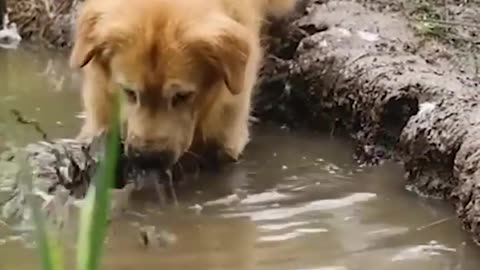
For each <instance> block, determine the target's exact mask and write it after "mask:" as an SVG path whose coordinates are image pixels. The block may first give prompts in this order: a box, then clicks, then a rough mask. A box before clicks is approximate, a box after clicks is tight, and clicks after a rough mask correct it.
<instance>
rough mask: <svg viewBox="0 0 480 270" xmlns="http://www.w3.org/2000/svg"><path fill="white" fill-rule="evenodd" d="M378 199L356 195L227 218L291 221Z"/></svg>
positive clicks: (231, 215) (368, 195)
mask: <svg viewBox="0 0 480 270" xmlns="http://www.w3.org/2000/svg"><path fill="white" fill-rule="evenodd" d="M376 197H377V195H376V194H374V193H354V194H351V195H348V196H346V197H343V198H339V199H327V200H318V201H313V202H310V203H306V204H300V205H298V206H294V207H282V208H276V209H261V210H257V211H245V212H240V213H226V214H224V216H225V217H239V216H247V217H250V219H251V220H252V221H270V220H281V219H289V218H292V217H294V216H297V215H301V214H306V213H310V212H318V211H328V210H333V209H337V208H343V207H348V206H351V205H353V204H356V203H361V202H366V201H370V200H373V199H375V198H376Z"/></svg>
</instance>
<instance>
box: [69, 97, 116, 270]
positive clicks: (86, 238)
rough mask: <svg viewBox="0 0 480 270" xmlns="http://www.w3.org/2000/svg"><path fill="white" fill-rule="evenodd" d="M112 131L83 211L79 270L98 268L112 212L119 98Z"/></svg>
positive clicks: (78, 252) (78, 261)
mask: <svg viewBox="0 0 480 270" xmlns="http://www.w3.org/2000/svg"><path fill="white" fill-rule="evenodd" d="M112 115H113V119H112V120H113V121H112V128H111V129H110V132H109V134H108V137H107V141H106V143H107V145H106V148H105V156H104V160H103V162H102V163H101V164H100V171H99V174H97V175H96V177H95V179H94V180H95V182H94V183H95V184H94V185H91V186H90V189H89V191H88V194H87V196H86V198H85V202H84V203H85V204H84V206H83V208H82V212H81V217H80V218H81V224H80V234H79V242H78V246H77V270H95V269H98V266H99V263H100V257H101V256H102V251H103V245H104V238H105V235H106V231H107V222H108V215H109V211H110V194H111V193H110V188H111V187H112V186H113V183H114V180H115V178H116V171H117V168H116V167H117V164H118V162H117V160H118V157H119V154H120V153H119V142H120V127H119V100H118V97H117V98H116V102H115V105H114V112H113V114H112Z"/></svg>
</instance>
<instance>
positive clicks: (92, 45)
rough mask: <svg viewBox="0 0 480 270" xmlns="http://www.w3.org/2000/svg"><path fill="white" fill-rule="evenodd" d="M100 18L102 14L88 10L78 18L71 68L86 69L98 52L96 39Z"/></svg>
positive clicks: (71, 55)
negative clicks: (96, 29)
mask: <svg viewBox="0 0 480 270" xmlns="http://www.w3.org/2000/svg"><path fill="white" fill-rule="evenodd" d="M99 18H100V14H98V13H96V12H91V11H86V10H84V11H83V12H82V13H81V14H80V16H79V17H78V19H77V22H76V27H75V38H74V44H73V48H72V51H71V54H70V67H72V68H82V67H84V66H85V65H86V64H88V63H89V62H90V61H91V60H92V59H93V57H94V56H95V54H96V53H97V52H98V50H99V44H98V40H97V39H96V37H95V28H96V25H97V22H98V19H99Z"/></svg>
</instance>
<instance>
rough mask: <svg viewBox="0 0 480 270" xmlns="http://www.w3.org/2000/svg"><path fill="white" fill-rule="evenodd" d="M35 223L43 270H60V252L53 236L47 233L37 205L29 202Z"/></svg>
mask: <svg viewBox="0 0 480 270" xmlns="http://www.w3.org/2000/svg"><path fill="white" fill-rule="evenodd" d="M31 206H32V210H33V218H34V221H35V225H36V238H37V243H38V249H39V251H40V259H41V264H42V269H43V270H61V269H62V268H63V261H62V253H61V251H60V248H59V246H58V242H55V241H54V239H53V237H51V236H50V234H49V233H48V230H47V227H46V224H45V221H44V219H43V216H42V214H41V212H40V209H39V206H38V205H35V204H33V203H31Z"/></svg>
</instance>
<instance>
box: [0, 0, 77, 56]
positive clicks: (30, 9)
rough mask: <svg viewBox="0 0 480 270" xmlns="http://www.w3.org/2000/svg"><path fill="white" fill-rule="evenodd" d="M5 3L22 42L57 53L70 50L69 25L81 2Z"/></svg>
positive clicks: (9, 0) (39, 0)
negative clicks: (55, 50)
mask: <svg viewBox="0 0 480 270" xmlns="http://www.w3.org/2000/svg"><path fill="white" fill-rule="evenodd" d="M5 1H6V5H7V13H8V16H9V19H10V21H12V22H14V23H15V24H16V25H17V28H18V31H19V34H20V35H21V36H22V38H23V39H24V40H26V41H29V42H34V43H36V44H42V45H44V46H47V47H52V48H57V49H60V48H63V49H68V48H70V47H71V46H72V43H71V42H72V31H73V28H72V25H73V24H74V19H75V15H76V14H77V10H78V8H79V7H80V5H81V3H82V2H83V0H22V1H17V0H5Z"/></svg>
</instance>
